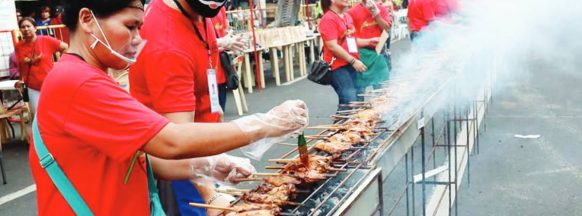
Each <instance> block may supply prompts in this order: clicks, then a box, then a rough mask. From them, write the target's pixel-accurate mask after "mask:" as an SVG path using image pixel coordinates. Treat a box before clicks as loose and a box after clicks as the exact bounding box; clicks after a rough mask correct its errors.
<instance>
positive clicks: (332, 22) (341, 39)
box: [318, 10, 359, 70]
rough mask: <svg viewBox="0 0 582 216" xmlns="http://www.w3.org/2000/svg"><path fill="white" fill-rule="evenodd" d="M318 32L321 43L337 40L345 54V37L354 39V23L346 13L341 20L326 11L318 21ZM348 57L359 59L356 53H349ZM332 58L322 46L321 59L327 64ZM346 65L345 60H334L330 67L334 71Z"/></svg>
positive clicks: (346, 47)
mask: <svg viewBox="0 0 582 216" xmlns="http://www.w3.org/2000/svg"><path fill="white" fill-rule="evenodd" d="M318 30H319V33H320V34H321V38H322V39H323V41H329V40H337V42H338V43H341V46H342V47H343V48H344V50H345V51H346V52H347V51H348V42H347V40H346V36H350V37H355V27H354V21H353V20H352V17H350V15H349V14H347V13H344V18H341V17H340V16H339V15H337V14H336V13H334V12H333V11H331V10H329V11H327V12H326V13H325V14H324V15H323V17H321V20H320V21H319V27H318ZM350 55H352V56H353V57H354V58H356V59H358V58H359V55H358V54H357V53H350ZM332 58H333V54H332V53H331V51H329V49H328V48H327V46H323V59H324V60H325V61H326V62H328V63H329V62H331V60H332ZM348 64H349V63H348V62H347V61H346V60H344V59H341V58H336V60H335V61H334V62H333V64H332V65H331V69H332V70H335V69H337V68H340V67H343V66H345V65H348Z"/></svg>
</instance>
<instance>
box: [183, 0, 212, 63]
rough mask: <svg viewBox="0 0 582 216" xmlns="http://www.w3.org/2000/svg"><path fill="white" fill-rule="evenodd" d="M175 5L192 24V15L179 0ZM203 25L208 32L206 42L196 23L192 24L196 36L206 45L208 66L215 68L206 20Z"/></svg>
mask: <svg viewBox="0 0 582 216" xmlns="http://www.w3.org/2000/svg"><path fill="white" fill-rule="evenodd" d="M174 3H175V4H176V6H178V9H180V12H182V14H184V16H186V17H188V19H190V22H192V17H190V15H188V13H186V10H184V8H183V7H182V5H181V4H180V3H179V2H178V0H174ZM202 23H203V25H204V31H205V32H206V40H204V38H202V34H200V30H198V28H197V27H196V25H194V23H192V27H193V28H194V31H195V32H196V36H198V39H200V42H202V43H203V44H204V48H206V51H208V64H209V65H210V68H214V66H212V51H211V50H210V43H208V40H209V39H208V28H207V27H206V18H203V19H202Z"/></svg>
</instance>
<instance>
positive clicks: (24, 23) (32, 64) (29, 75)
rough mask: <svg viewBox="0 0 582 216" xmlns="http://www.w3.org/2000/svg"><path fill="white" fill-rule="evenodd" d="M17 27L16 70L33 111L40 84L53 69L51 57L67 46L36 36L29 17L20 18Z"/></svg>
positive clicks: (57, 41) (33, 24) (34, 27)
mask: <svg viewBox="0 0 582 216" xmlns="http://www.w3.org/2000/svg"><path fill="white" fill-rule="evenodd" d="M18 26H19V27H20V32H22V38H23V40H21V41H20V42H18V44H16V47H15V51H16V57H17V61H18V68H19V69H20V77H21V79H22V81H23V82H24V83H25V84H26V86H27V87H28V99H29V101H30V103H31V106H32V107H31V109H32V110H33V111H35V110H36V107H37V105H38V97H39V94H40V88H41V87H42V83H43V81H44V79H45V77H46V75H47V73H48V72H49V71H50V70H51V68H52V67H53V55H55V54H56V53H60V52H63V51H64V50H65V49H67V47H68V45H67V44H66V43H64V42H62V41H59V40H57V39H54V38H52V37H49V36H42V35H36V34H35V32H36V26H35V22H34V19H32V18H30V17H24V18H22V20H20V22H19V23H18ZM29 101H26V102H29Z"/></svg>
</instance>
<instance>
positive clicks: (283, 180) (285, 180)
mask: <svg viewBox="0 0 582 216" xmlns="http://www.w3.org/2000/svg"><path fill="white" fill-rule="evenodd" d="M265 182H267V183H269V184H270V185H273V186H277V187H278V186H281V185H285V184H292V185H296V184H301V180H299V179H297V178H295V177H293V176H288V175H280V176H271V177H267V178H265Z"/></svg>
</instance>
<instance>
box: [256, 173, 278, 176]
mask: <svg viewBox="0 0 582 216" xmlns="http://www.w3.org/2000/svg"><path fill="white" fill-rule="evenodd" d="M253 175H254V176H280V175H281V173H253Z"/></svg>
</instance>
